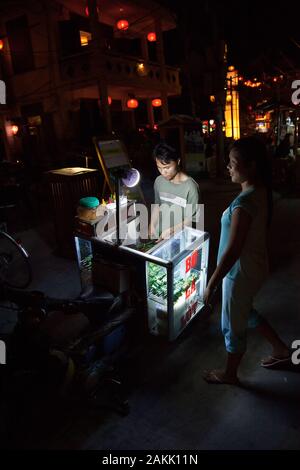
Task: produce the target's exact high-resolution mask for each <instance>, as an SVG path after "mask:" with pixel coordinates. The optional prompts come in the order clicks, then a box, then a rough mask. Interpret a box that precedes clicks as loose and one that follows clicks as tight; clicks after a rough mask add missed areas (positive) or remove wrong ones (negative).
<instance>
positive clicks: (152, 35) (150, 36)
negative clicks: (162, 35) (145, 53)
mask: <svg viewBox="0 0 300 470" xmlns="http://www.w3.org/2000/svg"><path fill="white" fill-rule="evenodd" d="M147 39H148V41H149V42H155V41H156V34H155V33H154V32H153V31H151V33H148V34H147Z"/></svg>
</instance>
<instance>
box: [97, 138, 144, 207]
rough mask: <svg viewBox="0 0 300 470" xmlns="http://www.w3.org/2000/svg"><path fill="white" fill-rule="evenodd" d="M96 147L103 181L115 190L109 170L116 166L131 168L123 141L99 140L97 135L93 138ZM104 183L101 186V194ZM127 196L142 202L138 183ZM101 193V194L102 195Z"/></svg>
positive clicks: (142, 196)
mask: <svg viewBox="0 0 300 470" xmlns="http://www.w3.org/2000/svg"><path fill="white" fill-rule="evenodd" d="M93 142H94V145H95V148H96V152H97V156H98V159H99V162H100V165H101V168H102V170H103V174H104V178H105V183H106V184H107V186H108V187H109V190H110V192H111V193H113V192H114V191H115V185H114V180H113V178H112V177H111V173H110V172H111V170H113V169H116V168H131V163H130V160H129V157H128V154H127V151H126V148H125V145H124V144H123V142H122V141H121V140H119V139H114V140H99V139H98V138H97V137H94V138H93ZM104 190H105V185H104V188H103V194H104ZM127 192H129V194H128V196H130V199H135V200H138V201H143V202H144V195H143V192H142V190H141V187H140V185H138V186H136V187H135V188H131V189H130V191H127ZM103 194H102V196H103Z"/></svg>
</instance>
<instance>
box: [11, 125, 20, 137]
mask: <svg viewBox="0 0 300 470" xmlns="http://www.w3.org/2000/svg"><path fill="white" fill-rule="evenodd" d="M18 132H19V126H17V125H16V124H14V125H13V126H11V133H12V135H17V133H18Z"/></svg>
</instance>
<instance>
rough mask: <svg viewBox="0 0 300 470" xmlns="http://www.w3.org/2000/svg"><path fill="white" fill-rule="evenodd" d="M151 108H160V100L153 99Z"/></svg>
mask: <svg viewBox="0 0 300 470" xmlns="http://www.w3.org/2000/svg"><path fill="white" fill-rule="evenodd" d="M152 106H153V107H154V108H159V107H160V106H161V99H160V98H155V99H154V100H152Z"/></svg>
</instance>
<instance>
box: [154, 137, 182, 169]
mask: <svg viewBox="0 0 300 470" xmlns="http://www.w3.org/2000/svg"><path fill="white" fill-rule="evenodd" d="M152 156H153V159H154V160H155V159H156V158H157V159H158V160H160V161H161V162H162V163H164V164H168V163H170V162H177V160H178V159H179V156H178V153H177V151H176V150H175V149H174V148H173V147H171V146H170V145H168V144H166V143H165V142H160V143H159V144H157V145H156V146H155V147H154V150H153V153H152Z"/></svg>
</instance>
